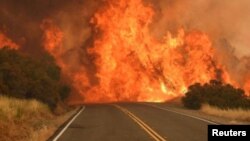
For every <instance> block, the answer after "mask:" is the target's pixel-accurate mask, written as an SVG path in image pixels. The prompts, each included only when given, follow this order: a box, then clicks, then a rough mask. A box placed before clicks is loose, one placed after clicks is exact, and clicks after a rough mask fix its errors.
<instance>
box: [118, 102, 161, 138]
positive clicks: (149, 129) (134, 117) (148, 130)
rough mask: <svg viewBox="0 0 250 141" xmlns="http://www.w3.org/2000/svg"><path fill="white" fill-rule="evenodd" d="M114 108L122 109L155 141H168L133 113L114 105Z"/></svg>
mask: <svg viewBox="0 0 250 141" xmlns="http://www.w3.org/2000/svg"><path fill="white" fill-rule="evenodd" d="M114 106H115V107H116V108H118V109H120V110H121V111H122V112H124V113H125V114H127V115H128V116H129V117H130V118H131V119H133V120H134V121H135V122H136V123H137V124H138V125H139V126H140V127H142V129H143V130H145V131H146V132H147V133H148V134H149V135H150V136H151V137H152V138H153V139H154V140H156V141H166V139H164V138H163V137H162V136H160V135H159V134H158V133H157V132H155V131H154V130H153V129H152V128H150V127H149V126H148V125H147V124H146V123H144V122H143V121H142V120H141V119H139V118H138V117H136V116H135V115H134V114H133V113H131V112H130V111H128V110H127V109H125V108H123V107H121V106H119V105H116V104H114Z"/></svg>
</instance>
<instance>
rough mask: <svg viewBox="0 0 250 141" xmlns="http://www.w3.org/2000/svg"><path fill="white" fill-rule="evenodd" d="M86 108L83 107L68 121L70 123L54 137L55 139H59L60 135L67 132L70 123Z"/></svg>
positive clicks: (54, 140)
mask: <svg viewBox="0 0 250 141" xmlns="http://www.w3.org/2000/svg"><path fill="white" fill-rule="evenodd" d="M84 109H85V107H82V108H81V110H80V111H79V112H78V113H77V114H76V115H75V116H74V117H73V118H72V119H71V120H70V121H69V122H68V124H67V125H66V126H65V127H64V128H63V129H62V130H61V132H60V133H59V134H57V136H56V137H55V138H54V139H53V141H57V140H58V139H59V138H60V136H61V135H62V134H63V133H64V132H65V130H66V129H67V128H68V127H69V126H70V124H71V123H72V122H73V121H74V120H75V119H76V118H77V117H78V116H79V115H80V114H81V112H82V111H83V110H84Z"/></svg>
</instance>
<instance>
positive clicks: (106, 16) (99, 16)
mask: <svg viewBox="0 0 250 141" xmlns="http://www.w3.org/2000/svg"><path fill="white" fill-rule="evenodd" d="M154 15H155V11H154V7H153V6H152V5H150V4H147V3H145V2H144V1H143V0H108V1H104V3H103V5H102V6H100V7H99V8H98V10H97V11H96V12H95V14H94V15H93V17H92V18H91V20H90V21H89V22H90V23H91V25H92V29H93V35H92V44H91V45H90V46H88V49H87V50H88V55H90V56H93V57H94V64H92V65H95V66H96V72H95V76H96V78H97V79H98V84H96V85H91V84H90V80H89V78H88V76H87V69H88V68H86V67H84V66H80V65H79V66H75V67H74V70H72V69H69V68H70V67H69V66H72V65H74V62H70V61H68V60H66V59H64V58H63V56H65V52H66V51H65V48H63V44H64V39H65V38H66V37H65V36H64V33H63V31H62V30H61V29H60V28H59V27H58V26H57V25H56V24H54V23H53V21H51V20H48V19H46V20H44V21H43V23H42V24H41V29H42V30H43V32H44V36H43V37H44V44H43V45H44V48H45V50H46V51H48V52H49V53H50V54H51V55H52V56H53V57H54V58H55V59H56V61H57V64H58V65H59V66H60V67H61V68H62V72H63V74H64V75H65V76H67V78H68V79H69V80H70V82H72V85H73V87H74V89H75V93H77V94H79V95H80V96H81V97H83V99H82V102H87V103H92V102H93V103H99V102H164V101H167V100H170V99H172V98H175V97H180V96H183V95H184V93H185V92H186V91H187V88H188V86H190V85H191V84H194V83H201V84H204V83H206V82H209V81H210V80H212V79H217V80H221V81H222V82H224V83H230V84H233V85H234V86H236V87H242V88H243V89H244V90H245V91H246V92H248V91H249V90H250V86H249V85H250V83H248V82H250V81H245V83H244V84H238V83H237V81H235V80H232V78H231V77H230V74H229V73H228V71H227V69H226V67H225V66H223V64H221V62H220V60H219V59H218V58H217V57H216V56H215V54H216V50H215V49H214V45H213V42H212V41H211V39H210V38H209V36H208V35H207V34H206V33H203V32H201V31H197V30H192V31H190V30H188V31H186V30H185V29H184V28H179V29H176V30H177V31H178V32H177V33H176V34H172V33H171V32H166V33H167V34H166V35H165V36H164V37H163V38H162V39H158V38H155V37H154V36H153V35H152V34H151V31H150V26H151V24H152V21H153V20H154ZM1 36H2V35H1V34H0V41H1ZM0 43H1V42H0ZM15 48H16V46H15Z"/></svg>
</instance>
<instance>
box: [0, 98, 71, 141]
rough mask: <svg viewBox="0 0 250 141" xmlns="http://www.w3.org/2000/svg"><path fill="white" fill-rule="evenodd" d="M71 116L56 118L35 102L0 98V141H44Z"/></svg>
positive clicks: (46, 108) (68, 114)
mask: <svg viewBox="0 0 250 141" xmlns="http://www.w3.org/2000/svg"><path fill="white" fill-rule="evenodd" d="M71 114H72V113H71V112H70V113H67V114H63V115H60V116H59V115H58V116H56V115H54V114H53V113H52V112H51V111H50V109H49V107H48V106H47V105H45V104H43V103H41V102H38V101H36V100H20V99H15V98H8V97H3V96H0V141H45V140H46V139H48V137H50V136H51V135H52V134H53V133H54V131H55V130H56V129H57V128H58V127H59V126H60V125H61V124H62V123H63V122H64V121H66V120H67V119H68V118H69V117H70V115H71Z"/></svg>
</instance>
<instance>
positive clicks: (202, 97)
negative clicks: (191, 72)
mask: <svg viewBox="0 0 250 141" xmlns="http://www.w3.org/2000/svg"><path fill="white" fill-rule="evenodd" d="M182 103H183V105H184V106H185V107H187V108H189V109H193V110H199V109H200V110H201V111H202V112H204V113H207V114H210V115H216V116H220V117H227V118H229V119H235V120H236V119H237V120H250V99H249V97H247V96H246V95H245V92H244V91H243V90H242V89H239V88H234V87H233V86H232V85H230V84H223V83H221V82H220V81H217V80H211V81H210V82H209V83H206V84H204V85H201V84H199V83H196V84H194V85H191V86H190V87H189V88H188V92H187V93H186V95H185V96H184V97H183V98H182Z"/></svg>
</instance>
